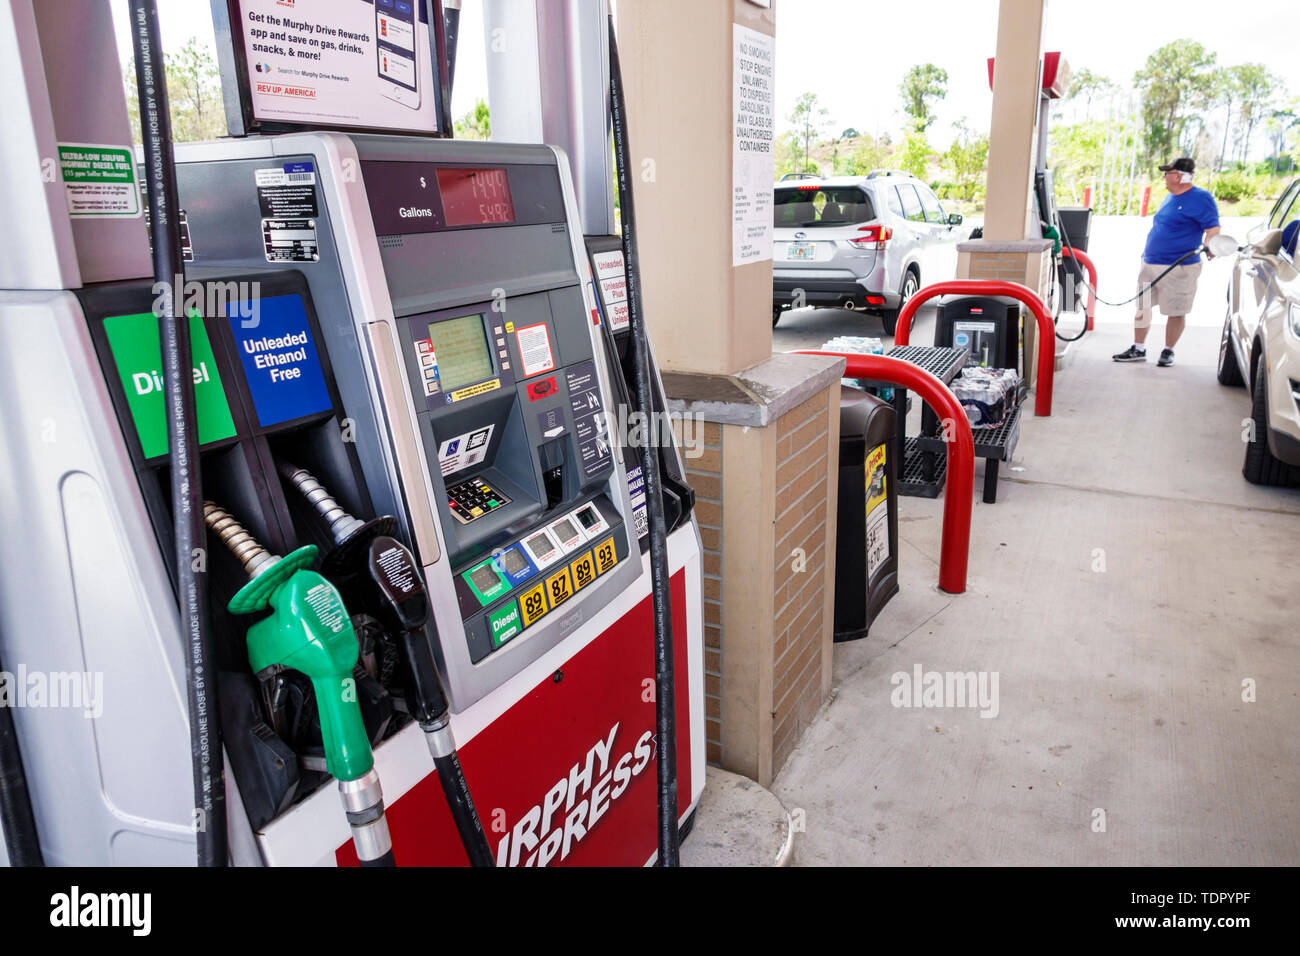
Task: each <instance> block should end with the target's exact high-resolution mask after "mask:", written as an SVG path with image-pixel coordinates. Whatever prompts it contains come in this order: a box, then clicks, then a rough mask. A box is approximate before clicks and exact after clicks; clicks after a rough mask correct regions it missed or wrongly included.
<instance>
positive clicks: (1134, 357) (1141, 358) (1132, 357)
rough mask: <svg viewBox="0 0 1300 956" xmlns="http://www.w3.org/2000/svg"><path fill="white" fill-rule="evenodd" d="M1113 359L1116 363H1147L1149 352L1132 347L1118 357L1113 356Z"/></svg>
mask: <svg viewBox="0 0 1300 956" xmlns="http://www.w3.org/2000/svg"><path fill="white" fill-rule="evenodd" d="M1111 358H1113V359H1114V360H1115V361H1116V362H1145V361H1146V360H1147V350H1146V349H1140V348H1138V347H1137V346H1136V345H1130V346H1129V347H1128V348H1126V349H1125V350H1124V351H1123V352H1120V353H1119V354H1118V355H1112V356H1111ZM1170 361H1172V359H1171V360H1170Z"/></svg>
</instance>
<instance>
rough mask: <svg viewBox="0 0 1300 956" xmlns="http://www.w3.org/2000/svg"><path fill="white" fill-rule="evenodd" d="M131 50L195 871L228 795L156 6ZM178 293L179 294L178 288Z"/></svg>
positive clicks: (136, 4) (220, 851)
mask: <svg viewBox="0 0 1300 956" xmlns="http://www.w3.org/2000/svg"><path fill="white" fill-rule="evenodd" d="M129 4H130V7H129V9H130V16H131V24H130V29H131V37H132V43H133V45H134V48H135V79H136V92H137V95H138V96H139V99H140V129H141V132H142V134H143V137H144V166H145V183H146V185H147V186H148V193H149V216H150V222H151V223H152V229H153V275H154V281H155V283H157V288H160V289H161V290H162V296H161V298H162V302H163V308H161V309H160V310H159V314H158V326H159V337H160V339H161V345H162V366H163V369H162V371H163V391H164V394H165V397H166V407H167V442H168V449H169V455H170V459H169V464H170V484H171V503H172V519H173V520H172V524H173V526H174V528H175V562H176V591H177V602H178V605H179V611H180V624H181V634H182V635H183V638H182V639H183V642H184V645H185V652H184V656H185V677H186V681H185V684H186V703H187V705H188V709H189V727H190V760H191V764H192V769H193V777H194V808H195V812H194V830H195V834H194V835H195V837H196V842H197V847H196V850H197V855H198V864H199V866H225V865H226V863H227V852H228V848H227V838H226V793H225V778H224V775H223V774H224V760H223V757H222V750H221V715H220V710H219V708H218V707H217V685H216V668H215V667H214V666H213V664H212V661H213V656H212V646H211V639H210V637H209V634H208V628H207V618H208V606H207V601H208V595H207V581H206V575H205V572H204V571H201V570H200V568H202V567H205V566H206V562H203V561H199V560H196V558H197V556H198V555H200V554H201V553H202V550H201V549H202V548H203V547H204V546H205V544H206V538H205V532H204V525H203V493H202V488H201V485H200V480H199V454H198V452H199V444H198V433H197V430H196V425H195V411H194V379H193V376H192V375H191V373H190V369H191V368H192V367H193V360H192V358H191V355H190V324H189V321H188V319H187V318H186V316H185V310H184V306H183V301H184V296H183V294H182V291H183V283H184V270H183V260H182V257H181V240H180V228H179V209H180V206H179V200H178V198H177V190H176V160H175V156H174V155H173V152H172V130H171V114H170V112H169V109H168V105H167V77H166V71H165V69H164V66H163V53H162V38H161V36H160V34H159V30H158V9H157V5H156V3H155V2H154V0H129ZM178 286H180V287H179V288H178Z"/></svg>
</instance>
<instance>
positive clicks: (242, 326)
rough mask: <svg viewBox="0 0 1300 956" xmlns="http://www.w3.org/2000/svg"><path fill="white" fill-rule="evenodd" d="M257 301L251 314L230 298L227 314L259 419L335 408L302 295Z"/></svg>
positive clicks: (275, 420) (269, 421)
mask: <svg viewBox="0 0 1300 956" xmlns="http://www.w3.org/2000/svg"><path fill="white" fill-rule="evenodd" d="M253 306H254V308H253V309H252V310H251V314H252V316H253V317H252V318H251V319H249V318H245V317H244V316H247V315H249V314H250V310H249V309H248V308H247V307H246V305H245V304H244V303H239V302H228V303H227V304H226V315H227V317H228V318H229V320H230V330H231V332H233V333H234V336H235V348H236V350H238V352H239V361H240V363H241V364H242V365H243V367H244V376H245V378H246V379H247V380H248V390H249V392H250V393H251V394H252V396H253V405H254V406H255V407H256V409H257V420H258V422H259V423H261V425H262V426H263V427H267V426H270V425H278V424H280V423H281V422H287V421H292V420H293V419H295V418H302V417H303V416H305V415H314V414H316V413H317V412H325V411H329V410H330V409H331V408H333V407H334V406H333V402H331V401H330V395H329V389H327V388H326V387H325V373H324V372H322V371H321V366H320V356H319V355H318V354H317V352H316V342H315V340H314V339H313V338H312V335H311V327H310V325H309V324H308V321H307V310H306V309H305V308H303V304H302V299H301V298H300V297H298V296H296V295H276V296H270V297H267V298H262V299H258V300H257V301H256V302H254V303H253ZM241 309H242V312H243V315H242V316H241V314H240V312H241Z"/></svg>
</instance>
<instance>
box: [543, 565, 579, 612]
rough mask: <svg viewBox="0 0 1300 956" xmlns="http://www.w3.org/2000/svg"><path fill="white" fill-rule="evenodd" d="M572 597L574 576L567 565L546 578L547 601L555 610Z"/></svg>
mask: <svg viewBox="0 0 1300 956" xmlns="http://www.w3.org/2000/svg"><path fill="white" fill-rule="evenodd" d="M571 597H573V578H572V577H571V576H570V574H569V569H568V568H567V567H565V568H561V569H560V570H559V571H557V572H556V573H555V574H552V575H551V576H550V577H549V578H547V579H546V603H547V604H549V605H550V606H551V610H555V608H557V607H559V606H560V605H561V604H563V603H564V602H565V601H567V600H568V599H569V598H571Z"/></svg>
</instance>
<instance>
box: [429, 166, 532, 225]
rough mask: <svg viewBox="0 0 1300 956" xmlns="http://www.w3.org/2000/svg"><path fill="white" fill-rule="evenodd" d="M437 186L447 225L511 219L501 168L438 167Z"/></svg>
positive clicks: (512, 212)
mask: <svg viewBox="0 0 1300 956" xmlns="http://www.w3.org/2000/svg"><path fill="white" fill-rule="evenodd" d="M438 190H439V192H441V193H442V213H443V218H444V220H445V221H446V223H447V225H449V226H487V225H491V224H493V223H498V222H514V221H515V204H514V202H513V201H512V200H511V198H510V179H509V177H508V176H507V175H506V171H505V170H504V169H446V168H443V169H439V170H438Z"/></svg>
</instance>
